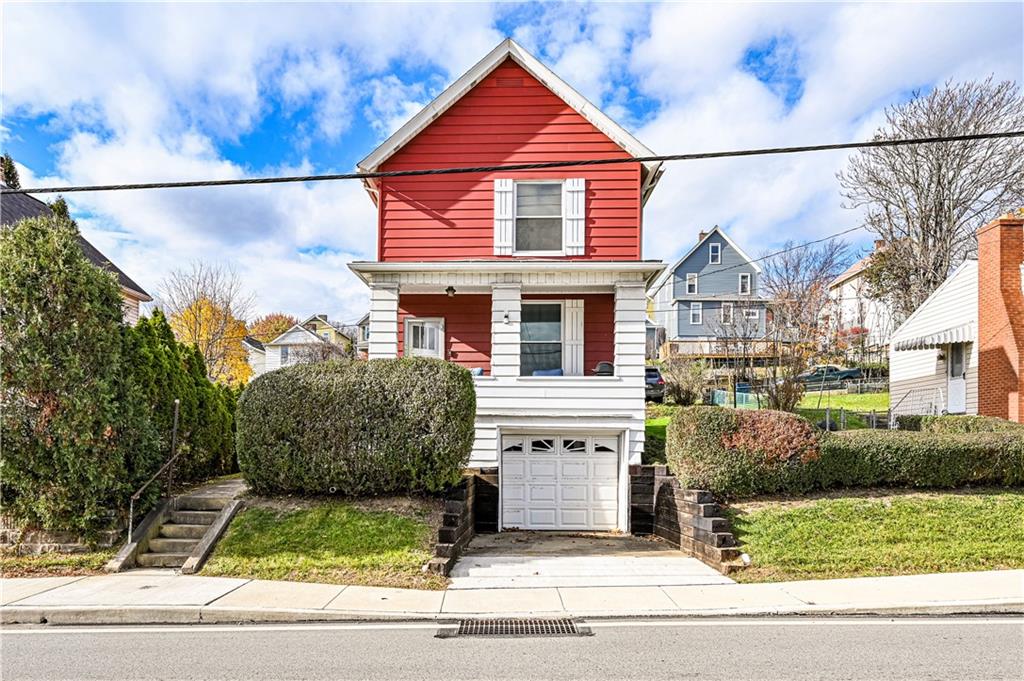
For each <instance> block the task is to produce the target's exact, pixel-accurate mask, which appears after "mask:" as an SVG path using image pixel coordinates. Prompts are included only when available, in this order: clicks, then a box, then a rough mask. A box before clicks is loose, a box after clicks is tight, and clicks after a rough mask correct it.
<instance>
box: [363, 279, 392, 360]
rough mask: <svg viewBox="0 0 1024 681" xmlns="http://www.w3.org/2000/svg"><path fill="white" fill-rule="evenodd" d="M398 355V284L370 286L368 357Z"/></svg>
mask: <svg viewBox="0 0 1024 681" xmlns="http://www.w3.org/2000/svg"><path fill="white" fill-rule="evenodd" d="M397 356H398V286H396V285H394V284H373V285H371V286H370V350H369V358H370V359H376V358H384V357H397Z"/></svg>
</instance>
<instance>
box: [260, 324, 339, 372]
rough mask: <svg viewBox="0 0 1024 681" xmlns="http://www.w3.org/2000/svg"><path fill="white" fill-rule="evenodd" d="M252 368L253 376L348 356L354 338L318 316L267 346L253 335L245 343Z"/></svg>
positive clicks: (291, 329) (283, 334)
mask: <svg viewBox="0 0 1024 681" xmlns="http://www.w3.org/2000/svg"><path fill="white" fill-rule="evenodd" d="M242 345H243V346H244V347H245V350H246V353H247V354H248V358H249V366H250V367H251V368H252V374H253V377H256V376H259V375H260V374H263V373H266V372H268V371H273V370H274V369H280V368H281V367H283V366H289V365H291V364H299V363H302V362H315V361H318V360H324V359H330V358H331V357H332V356H335V355H338V354H341V353H347V352H349V350H350V349H351V347H352V339H351V338H349V336H348V334H347V333H345V332H344V331H342V330H341V329H339V328H337V327H336V326H334V325H333V324H331V322H330V321H329V320H328V319H327V315H323V314H318V315H313V316H312V317H310V318H308V319H306V320H305V321H303V322H300V323H298V324H296V325H295V326H293V327H292V328H290V329H288V330H287V331H285V332H284V333H282V334H281V335H280V336H278V337H277V338H275V339H273V340H272V341H270V342H268V343H261V342H260V341H258V340H256V339H255V338H253V337H252V336H246V337H245V338H244V339H243V340H242Z"/></svg>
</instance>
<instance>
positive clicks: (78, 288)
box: [0, 216, 159, 535]
mask: <svg viewBox="0 0 1024 681" xmlns="http://www.w3.org/2000/svg"><path fill="white" fill-rule="evenodd" d="M0 290H2V291H3V301H2V307H0V356H2V357H3V360H4V361H3V369H2V377H3V387H4V388H3V393H2V405H0V411H2V415H0V429H2V437H3V460H2V462H0V481H2V487H0V494H2V498H3V503H4V507H5V509H4V510H5V512H7V513H9V514H11V515H13V516H14V517H16V518H18V519H20V520H22V521H25V522H28V523H32V524H37V525H39V526H42V527H44V528H47V529H60V530H79V531H83V532H85V533H87V535H88V534H89V533H92V532H94V531H96V530H100V529H103V528H104V527H106V526H108V524H109V521H110V517H109V516H110V513H111V512H112V511H113V510H115V509H118V508H121V507H123V505H124V502H125V500H126V499H127V496H128V495H130V494H131V493H132V492H133V491H134V489H135V487H137V485H138V484H139V483H140V481H142V480H144V479H145V478H146V477H148V476H149V475H151V474H152V473H153V471H154V470H155V468H156V467H157V466H159V454H158V452H157V447H156V445H157V442H156V433H155V430H154V428H153V425H152V423H151V422H150V419H149V416H148V414H147V410H146V409H145V402H144V400H143V399H142V397H143V390H142V389H141V387H140V386H139V385H138V384H137V382H136V380H135V376H134V372H132V371H129V370H126V365H125V363H124V360H125V357H126V356H131V355H133V354H134V353H135V352H136V351H137V345H136V344H135V342H134V338H133V337H132V336H131V335H130V334H127V333H126V331H125V329H124V327H123V326H122V324H121V315H122V312H121V296H120V291H119V289H118V285H117V283H116V281H115V279H114V277H113V275H112V274H110V273H109V272H105V271H104V270H101V269H100V268H98V267H95V266H94V265H92V264H91V263H89V262H88V261H87V260H86V259H85V257H84V256H83V254H82V250H81V247H80V246H79V243H78V231H77V229H76V228H75V227H74V225H73V224H71V223H70V222H69V221H67V220H65V219H62V218H60V217H56V216H54V217H47V218H34V219H27V220H22V221H21V222H19V223H17V224H15V225H12V226H11V227H10V228H7V229H4V230H2V231H0Z"/></svg>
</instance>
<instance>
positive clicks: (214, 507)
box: [174, 495, 231, 511]
mask: <svg viewBox="0 0 1024 681" xmlns="http://www.w3.org/2000/svg"><path fill="white" fill-rule="evenodd" d="M229 501H231V499H229V498H226V497H210V496H200V495H195V496H192V495H185V496H183V497H178V498H177V499H175V500H174V506H175V508H176V509H177V510H179V511H219V510H221V509H222V508H224V507H225V506H227V505H228V502H229Z"/></svg>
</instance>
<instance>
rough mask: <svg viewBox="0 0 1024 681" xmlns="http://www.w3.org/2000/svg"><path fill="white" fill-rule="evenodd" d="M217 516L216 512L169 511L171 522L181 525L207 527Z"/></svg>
mask: <svg viewBox="0 0 1024 681" xmlns="http://www.w3.org/2000/svg"><path fill="white" fill-rule="evenodd" d="M218 515H220V514H219V512H218V511H171V522H172V523H178V524H181V525H209V524H210V523H212V522H213V521H214V520H216V519H217V516H218Z"/></svg>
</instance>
